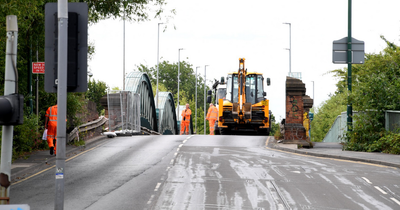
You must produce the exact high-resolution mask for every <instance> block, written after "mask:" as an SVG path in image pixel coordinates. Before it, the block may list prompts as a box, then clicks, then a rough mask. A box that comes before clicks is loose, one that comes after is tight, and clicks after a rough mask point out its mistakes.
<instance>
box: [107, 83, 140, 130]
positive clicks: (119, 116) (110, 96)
mask: <svg viewBox="0 0 400 210" xmlns="http://www.w3.org/2000/svg"><path fill="white" fill-rule="evenodd" d="M107 105H108V110H107V112H108V113H107V115H108V130H109V131H111V132H120V133H123V134H125V133H128V134H129V133H140V126H141V125H140V95H139V94H137V93H133V92H132V91H119V90H118V91H115V90H112V91H108V92H107Z"/></svg>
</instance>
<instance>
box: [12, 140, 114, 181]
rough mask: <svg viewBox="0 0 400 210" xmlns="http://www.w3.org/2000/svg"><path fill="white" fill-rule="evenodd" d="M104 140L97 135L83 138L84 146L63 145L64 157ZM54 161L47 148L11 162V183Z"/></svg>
mask: <svg viewBox="0 0 400 210" xmlns="http://www.w3.org/2000/svg"><path fill="white" fill-rule="evenodd" d="M106 140H107V137H106V136H97V137H93V138H91V139H88V140H85V145H84V146H78V147H77V146H74V145H67V146H66V147H65V149H66V150H65V157H66V159H68V158H71V157H73V156H75V155H78V154H80V153H82V152H84V151H86V150H88V149H89V148H92V147H95V146H97V145H99V144H101V143H102V142H105V141H106ZM55 163H56V156H55V155H50V152H49V150H42V151H35V152H33V153H32V154H30V155H29V156H27V158H26V157H25V158H19V159H17V160H15V161H14V162H13V163H12V164H11V183H16V182H19V181H21V180H23V179H25V178H27V177H29V176H32V175H34V174H36V173H39V172H41V171H43V170H46V169H50V168H53V167H54V166H55Z"/></svg>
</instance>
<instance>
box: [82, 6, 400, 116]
mask: <svg viewBox="0 0 400 210" xmlns="http://www.w3.org/2000/svg"><path fill="white" fill-rule="evenodd" d="M167 2H168V7H167V10H168V9H171V8H175V9H176V11H177V14H176V15H175V16H174V18H173V19H172V20H170V22H169V23H168V24H167V27H168V28H167V30H166V31H165V32H163V31H162V29H163V28H162V27H160V47H159V52H160V62H161V61H163V60H167V61H169V62H170V63H173V62H177V61H178V49H179V48H184V49H185V50H183V51H181V54H180V55H181V56H180V58H181V61H182V60H186V61H187V62H189V63H190V64H192V65H193V68H194V70H196V66H200V68H199V72H198V73H199V74H201V75H202V76H204V65H209V66H208V67H207V79H214V78H215V79H219V78H221V76H226V74H227V73H228V72H231V71H237V69H238V59H239V58H241V57H244V58H246V63H245V65H246V68H247V69H248V70H249V71H257V72H260V73H263V74H264V77H269V78H271V86H269V87H267V88H266V92H267V97H268V98H269V100H270V109H271V110H272V112H273V114H274V115H275V116H276V118H277V120H279V119H281V118H284V117H285V79H286V75H287V74H288V72H289V51H288V50H285V49H286V48H289V26H288V25H285V24H283V23H284V22H289V23H291V49H292V61H291V63H292V65H291V66H292V67H291V70H292V72H302V77H303V82H304V83H305V84H306V88H307V93H306V94H307V95H309V96H310V97H313V85H312V82H311V81H314V82H315V89H314V91H315V92H314V94H315V96H314V98H315V101H314V105H317V106H319V105H320V104H321V103H322V102H323V101H324V100H327V99H328V95H329V94H330V93H334V91H335V89H336V87H335V84H336V81H335V79H334V78H333V77H332V75H324V74H325V73H326V72H328V71H330V70H334V69H338V68H344V67H347V65H345V64H333V63H332V42H333V41H334V40H338V39H341V38H343V37H347V11H348V10H347V3H348V1H347V0H330V1H328V0H324V1H321V0H304V1H299V0H280V1H272V0H252V1H237V0H202V1H198V0H196V1H195V0H190V1H189V0H167ZM399 8H400V1H399V0H380V1H377V0H353V11H352V13H353V14H352V24H353V27H352V36H353V37H354V38H356V39H358V40H362V41H364V42H365V52H366V53H378V52H380V51H382V50H383V48H384V47H385V45H386V44H385V43H384V42H383V41H382V40H381V39H380V35H384V36H385V37H386V38H387V39H388V40H389V41H392V42H394V43H396V44H398V45H399V44H400V43H399V40H400V36H399V35H400V15H399V12H398V9H399ZM159 22H162V20H161V21H160V20H154V21H149V22H145V23H128V22H126V23H125V36H126V41H125V42H126V60H125V71H126V73H128V72H131V71H133V70H135V68H136V65H139V64H144V65H147V66H149V67H152V66H155V65H156V64H157V25H158V23H159ZM174 26H175V27H176V30H174ZM89 41H91V42H93V43H94V44H95V47H96V54H95V55H94V58H93V60H91V61H90V62H89V70H91V71H92V73H93V75H94V76H93V77H94V78H95V79H96V80H100V81H104V82H106V83H107V84H108V85H109V86H110V87H115V86H118V87H120V88H121V89H122V81H123V79H122V78H123V22H122V20H120V19H118V20H104V21H101V22H99V23H98V24H96V25H93V26H90V27H89ZM182 82H185V81H182ZM208 84H209V85H211V82H209V83H208ZM153 85H155V84H153Z"/></svg>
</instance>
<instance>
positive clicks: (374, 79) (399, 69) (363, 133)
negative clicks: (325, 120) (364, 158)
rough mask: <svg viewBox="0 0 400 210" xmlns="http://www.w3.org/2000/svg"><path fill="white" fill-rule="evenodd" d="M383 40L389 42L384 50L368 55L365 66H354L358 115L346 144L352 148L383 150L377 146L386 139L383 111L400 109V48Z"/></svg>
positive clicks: (353, 97) (355, 105)
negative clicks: (372, 146)
mask: <svg viewBox="0 0 400 210" xmlns="http://www.w3.org/2000/svg"><path fill="white" fill-rule="evenodd" d="M382 39H383V40H384V41H385V42H386V43H387V47H386V48H385V49H384V50H383V52H380V53H379V54H367V55H366V60H365V64H364V65H355V66H354V72H355V75H356V77H355V79H354V83H353V84H354V85H353V87H354V89H353V92H352V94H351V102H352V103H353V106H354V110H357V111H359V115H357V116H354V121H355V123H354V128H353V131H354V132H352V133H350V134H349V142H348V144H347V147H346V148H347V149H349V150H361V151H382V150H383V148H379V147H376V145H379V144H377V142H379V141H387V138H385V137H384V136H386V135H387V134H386V131H385V120H384V112H385V110H400V103H399V102H400V94H399V92H400V48H399V47H398V46H396V45H394V44H393V43H390V42H388V41H386V39H385V38H384V37H382ZM382 137H384V138H382ZM381 138H382V139H381ZM396 139H398V138H396ZM371 145H374V148H373V149H372V148H371Z"/></svg>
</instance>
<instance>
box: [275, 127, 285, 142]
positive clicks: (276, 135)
mask: <svg viewBox="0 0 400 210" xmlns="http://www.w3.org/2000/svg"><path fill="white" fill-rule="evenodd" d="M274 138H275V140H279V139H283V134H282V133H281V131H280V129H277V130H275V133H274Z"/></svg>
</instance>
